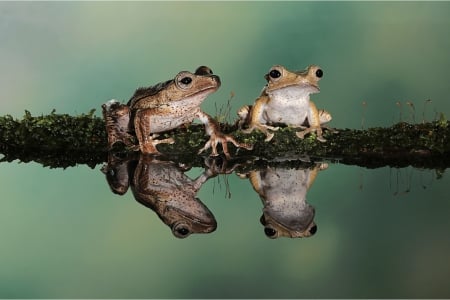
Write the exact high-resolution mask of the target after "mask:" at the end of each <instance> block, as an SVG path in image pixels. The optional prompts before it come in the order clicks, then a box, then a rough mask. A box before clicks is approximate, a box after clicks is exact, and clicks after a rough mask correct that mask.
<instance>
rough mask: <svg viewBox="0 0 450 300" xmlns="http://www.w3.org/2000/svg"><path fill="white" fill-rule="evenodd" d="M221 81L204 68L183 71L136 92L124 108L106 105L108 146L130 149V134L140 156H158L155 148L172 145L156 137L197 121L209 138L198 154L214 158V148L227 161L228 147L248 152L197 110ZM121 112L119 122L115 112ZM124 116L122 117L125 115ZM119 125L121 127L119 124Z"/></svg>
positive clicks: (245, 146)
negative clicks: (117, 144) (118, 144)
mask: <svg viewBox="0 0 450 300" xmlns="http://www.w3.org/2000/svg"><path fill="white" fill-rule="evenodd" d="M220 84H221V83H220V78H219V76H217V75H214V74H213V72H212V70H211V69H210V68H208V67H206V66H201V67H199V68H197V70H196V71H195V73H191V72H188V71H182V72H180V73H178V74H177V75H176V76H175V78H174V79H172V80H168V81H165V82H162V83H158V84H156V85H154V86H151V87H147V88H139V89H137V90H136V92H135V93H134V95H133V96H132V97H131V99H130V100H129V101H128V103H127V105H123V104H119V103H118V102H108V103H106V104H104V105H103V115H104V118H105V120H106V123H107V130H108V143H109V146H110V147H112V145H113V144H114V143H115V142H117V141H122V142H124V143H125V144H127V145H129V142H128V140H129V136H130V133H133V132H134V133H135V134H136V137H137V139H138V141H139V149H140V150H141V152H142V153H147V154H157V153H159V152H158V150H157V149H156V145H158V144H160V143H173V142H174V141H173V139H170V138H169V139H162V140H157V139H156V138H157V137H158V134H159V133H161V132H165V131H168V130H171V129H174V128H177V127H179V126H180V125H183V124H189V123H191V122H192V121H193V120H194V119H199V120H200V121H201V122H202V123H203V124H204V125H205V131H206V133H207V135H209V136H210V139H209V141H208V142H207V143H206V144H205V146H204V147H203V148H202V149H201V150H200V152H202V151H204V150H206V149H208V148H211V155H212V156H217V155H218V152H217V144H219V143H221V144H222V149H223V152H224V154H225V156H226V157H227V158H229V157H230V155H229V153H228V147H227V143H228V142H231V143H233V144H234V145H235V146H236V147H242V148H246V149H251V146H249V145H246V144H241V143H238V142H237V141H236V140H235V139H234V138H232V137H231V136H228V135H225V134H223V133H222V132H220V130H219V126H218V124H217V122H216V121H215V120H214V119H213V118H212V117H211V116H209V115H208V114H206V113H204V112H203V111H202V110H201V109H200V105H201V104H202V102H203V101H204V100H205V99H206V97H207V96H208V95H209V94H211V93H213V92H215V91H217V90H218V89H219V87H220ZM117 110H120V111H121V114H120V118H118V117H117V116H116V115H117V113H116V111H117ZM124 112H125V113H124ZM119 121H120V123H119Z"/></svg>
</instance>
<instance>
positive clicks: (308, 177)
mask: <svg viewBox="0 0 450 300" xmlns="http://www.w3.org/2000/svg"><path fill="white" fill-rule="evenodd" d="M326 167H327V165H326V164H317V165H316V166H315V167H314V168H313V169H309V168H308V169H283V168H267V169H265V170H262V171H251V172H250V173H249V174H248V177H249V178H250V182H251V184H252V186H253V188H254V189H255V191H256V192H257V193H258V194H259V196H260V197H261V200H262V202H263V204H264V209H263V215H262V216H261V223H262V224H263V225H264V232H265V234H266V235H267V236H268V237H269V238H277V237H291V238H298V237H309V236H312V235H314V234H315V233H316V231H317V226H316V224H315V223H314V215H315V211H314V207H313V206H311V205H310V204H309V203H308V202H307V201H306V193H307V191H308V189H309V188H310V187H311V185H312V183H313V182H314V180H315V178H316V176H317V173H318V171H319V170H323V169H325V168H326Z"/></svg>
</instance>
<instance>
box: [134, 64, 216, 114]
mask: <svg viewBox="0 0 450 300" xmlns="http://www.w3.org/2000/svg"><path fill="white" fill-rule="evenodd" d="M220 84H221V83H220V78H219V76H217V75H214V74H213V72H212V70H211V69H210V68H208V67H206V66H200V67H198V68H197V70H196V71H195V72H194V73H191V72H189V71H181V72H179V73H178V74H177V75H176V76H175V77H174V78H173V79H171V80H167V81H165V82H161V83H158V84H156V85H154V86H151V87H147V88H139V89H137V90H136V92H135V93H134V95H133V97H131V99H130V100H129V101H128V106H130V107H131V108H132V109H139V108H151V107H155V106H158V105H162V104H164V103H169V102H174V101H181V100H188V101H192V102H193V103H198V104H199V103H201V102H202V101H203V100H204V99H205V98H206V97H207V96H208V95H209V94H211V93H214V92H215V91H217V90H218V89H219V87H220Z"/></svg>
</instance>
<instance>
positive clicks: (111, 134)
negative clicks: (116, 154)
mask: <svg viewBox="0 0 450 300" xmlns="http://www.w3.org/2000/svg"><path fill="white" fill-rule="evenodd" d="M102 113H103V119H104V120H105V125H106V133H107V135H108V148H109V149H111V148H112V147H113V145H114V144H115V143H118V142H122V143H124V144H125V145H126V146H132V145H134V143H133V140H134V139H133V136H132V135H131V134H130V133H129V131H130V108H129V107H128V106H127V105H125V104H121V103H120V102H119V101H117V100H114V99H112V100H110V101H108V102H106V103H104V104H103V105H102Z"/></svg>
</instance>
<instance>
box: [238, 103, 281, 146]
mask: <svg viewBox="0 0 450 300" xmlns="http://www.w3.org/2000/svg"><path fill="white" fill-rule="evenodd" d="M268 101H269V97H267V96H261V97H260V98H258V99H257V100H256V102H255V105H253V106H252V107H251V110H250V109H247V111H245V110H246V109H245V107H243V108H241V109H240V110H239V112H238V115H239V117H240V118H241V120H242V119H243V118H244V117H245V118H247V114H250V117H249V125H248V128H247V129H244V130H242V132H244V133H252V132H253V130H255V129H257V130H259V131H261V132H263V133H264V134H265V135H266V139H265V141H266V142H269V141H270V140H271V139H272V138H273V136H274V134H273V132H270V131H269V130H271V131H277V130H278V129H279V127H273V126H269V125H266V124H265V122H266V121H265V118H264V116H265V107H266V104H267V102H268Z"/></svg>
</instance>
